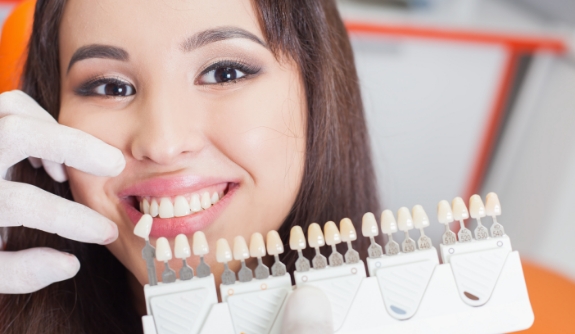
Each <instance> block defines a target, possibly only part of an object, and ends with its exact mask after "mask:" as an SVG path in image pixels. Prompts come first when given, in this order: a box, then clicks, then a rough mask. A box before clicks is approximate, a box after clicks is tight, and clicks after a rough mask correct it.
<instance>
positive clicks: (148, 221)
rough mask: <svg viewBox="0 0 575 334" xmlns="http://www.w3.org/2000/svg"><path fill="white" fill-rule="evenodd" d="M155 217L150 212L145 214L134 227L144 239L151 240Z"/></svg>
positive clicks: (135, 231)
mask: <svg viewBox="0 0 575 334" xmlns="http://www.w3.org/2000/svg"><path fill="white" fill-rule="evenodd" d="M153 222H154V219H153V218H152V216H150V215H149V214H144V215H142V217H141V218H140V220H139V221H138V223H137V224H136V226H135V227H134V234H135V235H137V236H139V237H140V238H142V239H146V240H149V238H150V232H151V231H152V223H153Z"/></svg>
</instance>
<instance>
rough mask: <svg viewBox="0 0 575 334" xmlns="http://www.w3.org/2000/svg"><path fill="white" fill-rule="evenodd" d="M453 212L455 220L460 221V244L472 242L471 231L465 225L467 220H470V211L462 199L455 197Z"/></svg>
mask: <svg viewBox="0 0 575 334" xmlns="http://www.w3.org/2000/svg"><path fill="white" fill-rule="evenodd" d="M451 210H452V211H453V218H454V219H455V220H457V221H459V226H460V229H459V232H458V233H457V237H458V238H459V242H470V241H471V240H472V239H473V237H472V236H471V231H470V230H469V229H468V228H466V227H465V224H464V223H463V221H464V220H465V219H467V218H469V211H467V207H466V206H465V202H463V199H462V198H461V197H455V198H454V199H453V201H451Z"/></svg>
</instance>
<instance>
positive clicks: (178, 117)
mask: <svg viewBox="0 0 575 334" xmlns="http://www.w3.org/2000/svg"><path fill="white" fill-rule="evenodd" d="M178 100H181V99H177V98H174V97H170V96H165V97H164V98H158V96H156V98H155V99H153V100H152V99H151V98H150V99H148V101H143V103H142V105H143V107H142V108H141V109H139V110H138V122H137V123H139V126H137V128H136V132H135V136H134V138H133V140H132V145H131V150H132V155H133V157H134V158H135V159H136V160H139V161H146V160H147V161H152V162H154V163H156V164H160V165H170V164H173V163H176V162H177V161H179V160H181V159H185V158H186V157H190V156H193V155H196V154H197V153H198V152H199V151H201V150H202V149H203V148H204V146H205V143H206V137H205V135H204V132H203V130H202V123H203V122H202V121H201V115H198V113H197V110H191V109H190V108H189V107H187V106H186V105H184V104H183V103H178V102H177V101H178Z"/></svg>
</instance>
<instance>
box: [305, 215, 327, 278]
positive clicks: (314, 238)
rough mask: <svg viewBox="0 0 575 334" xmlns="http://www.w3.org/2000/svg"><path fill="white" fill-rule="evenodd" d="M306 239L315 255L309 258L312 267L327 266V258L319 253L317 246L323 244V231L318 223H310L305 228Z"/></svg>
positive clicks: (321, 267)
mask: <svg viewBox="0 0 575 334" xmlns="http://www.w3.org/2000/svg"><path fill="white" fill-rule="evenodd" d="M307 239H308V244H309V246H310V247H312V248H314V249H315V256H314V257H313V259H312V260H311V263H312V264H313V269H324V268H326V267H327V259H326V258H325V256H323V255H321V253H320V251H319V248H320V247H322V246H323V245H325V239H324V237H323V232H322V231H321V227H319V224H318V223H311V224H310V225H309V228H308V229H307Z"/></svg>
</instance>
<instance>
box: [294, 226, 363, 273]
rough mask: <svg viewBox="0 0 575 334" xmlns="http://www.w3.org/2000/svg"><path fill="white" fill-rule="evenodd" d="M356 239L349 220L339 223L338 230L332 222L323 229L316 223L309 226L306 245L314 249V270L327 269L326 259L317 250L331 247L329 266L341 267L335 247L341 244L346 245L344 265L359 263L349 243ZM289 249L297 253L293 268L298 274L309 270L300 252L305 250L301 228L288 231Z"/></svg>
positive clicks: (341, 257)
mask: <svg viewBox="0 0 575 334" xmlns="http://www.w3.org/2000/svg"><path fill="white" fill-rule="evenodd" d="M356 239H357V234H356V232H355V228H354V226H353V223H352V222H351V220H350V219H349V218H344V219H342V220H341V221H340V222H339V229H338V228H337V226H336V225H335V223H334V222H332V221H328V222H327V223H325V225H324V227H323V232H322V230H321V227H320V226H319V224H317V223H312V224H310V225H309V227H308V230H307V244H309V246H310V247H311V248H314V249H315V256H314V257H313V259H312V264H313V268H314V269H323V268H326V267H327V263H328V262H327V261H328V260H327V259H326V258H325V256H323V255H321V253H320V250H319V248H320V247H323V246H325V244H327V245H328V246H331V255H330V256H329V265H330V266H332V267H335V266H341V265H342V264H343V263H344V256H342V255H341V254H340V253H339V252H338V251H337V248H336V245H337V244H339V243H341V242H342V241H343V242H346V243H347V252H346V253H345V263H357V262H359V253H358V252H357V251H356V250H354V249H353V247H352V245H351V242H352V241H354V240H356ZM289 244H290V248H291V249H292V250H295V251H297V252H298V259H297V260H296V263H295V267H296V270H297V271H299V272H302V271H308V270H309V269H310V262H309V260H308V259H307V258H306V257H304V256H303V253H302V250H304V249H305V248H306V238H305V235H304V233H303V230H302V228H301V226H294V227H292V229H291V231H290V240H289Z"/></svg>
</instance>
